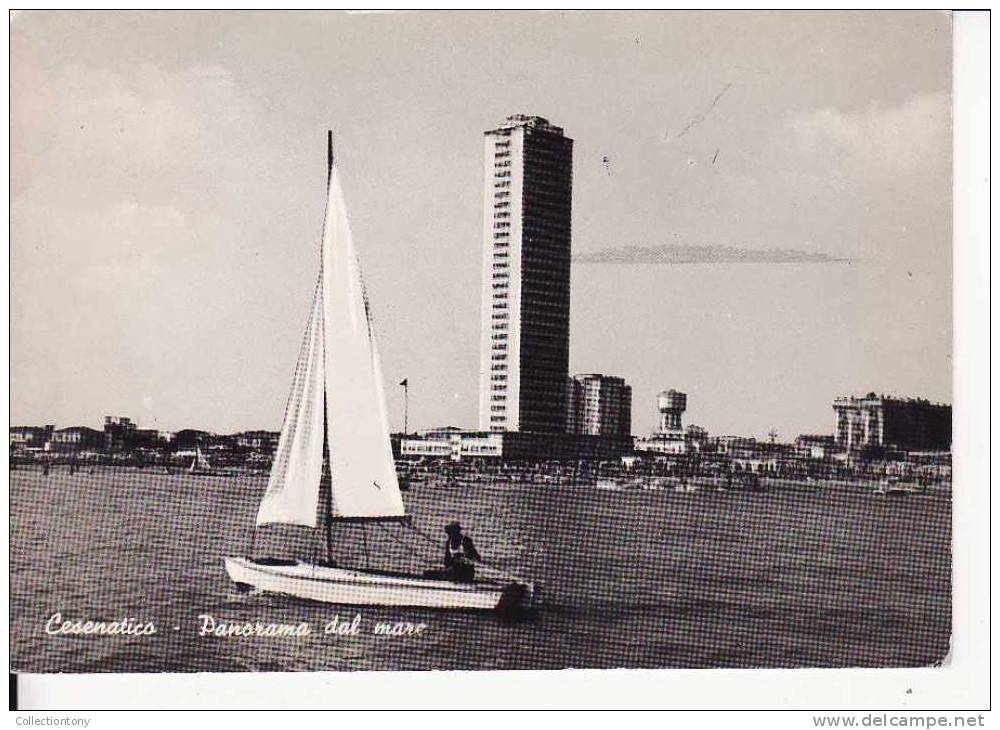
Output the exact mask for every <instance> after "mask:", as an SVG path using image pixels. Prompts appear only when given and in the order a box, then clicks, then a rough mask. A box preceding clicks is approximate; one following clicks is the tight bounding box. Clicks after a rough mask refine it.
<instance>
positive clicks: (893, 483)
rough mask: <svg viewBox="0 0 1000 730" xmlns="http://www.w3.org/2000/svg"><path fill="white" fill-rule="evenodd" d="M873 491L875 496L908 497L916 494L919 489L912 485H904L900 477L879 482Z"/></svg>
mask: <svg viewBox="0 0 1000 730" xmlns="http://www.w3.org/2000/svg"><path fill="white" fill-rule="evenodd" d="M872 491H873V493H874V494H878V495H882V496H886V497H906V496H909V495H911V494H916V493H917V491H918V489H917V488H916V487H915V486H913V485H912V484H904V483H903V482H901V481H900V480H899V478H898V477H888V478H887V479H884V480H882V481H881V482H879V483H878V484H877V485H876V486H875V489H874V490H872Z"/></svg>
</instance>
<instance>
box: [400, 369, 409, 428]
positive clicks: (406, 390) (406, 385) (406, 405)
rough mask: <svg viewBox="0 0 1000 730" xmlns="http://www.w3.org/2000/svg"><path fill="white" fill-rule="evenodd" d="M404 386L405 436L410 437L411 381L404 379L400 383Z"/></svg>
mask: <svg viewBox="0 0 1000 730" xmlns="http://www.w3.org/2000/svg"><path fill="white" fill-rule="evenodd" d="M400 385H402V386H403V435H409V433H410V429H409V416H410V379H409V378H403V381H402V382H401V383H400Z"/></svg>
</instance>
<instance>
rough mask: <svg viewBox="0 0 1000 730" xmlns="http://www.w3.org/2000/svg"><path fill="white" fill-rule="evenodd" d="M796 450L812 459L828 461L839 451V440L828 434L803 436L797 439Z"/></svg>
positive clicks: (807, 434) (806, 434)
mask: <svg viewBox="0 0 1000 730" xmlns="http://www.w3.org/2000/svg"><path fill="white" fill-rule="evenodd" d="M795 448H796V449H798V451H799V453H800V454H801V455H802V456H807V457H809V458H810V459H828V458H830V457H831V456H833V454H834V452H835V451H836V450H837V440H836V439H835V438H834V437H833V436H832V435H827V434H809V433H804V434H801V435H800V436H799V437H798V438H796V439H795Z"/></svg>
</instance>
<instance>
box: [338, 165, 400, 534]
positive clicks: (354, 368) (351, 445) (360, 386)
mask: <svg viewBox="0 0 1000 730" xmlns="http://www.w3.org/2000/svg"><path fill="white" fill-rule="evenodd" d="M322 270H323V272H324V274H323V299H324V307H325V310H324V322H325V335H326V336H325V338H324V340H325V346H326V364H325V370H326V394H327V397H326V417H327V435H328V439H327V440H328V447H329V452H330V453H329V456H330V476H331V480H332V493H333V516H334V517H335V518H337V517H340V518H379V517H402V516H403V515H404V514H405V509H404V507H403V497H402V495H401V494H400V492H399V483H398V482H397V480H396V467H395V462H394V461H393V458H392V447H391V445H390V441H389V420H388V417H387V415H386V407H385V393H384V390H383V386H382V371H381V365H380V363H379V357H378V350H377V348H376V346H375V337H374V333H373V332H372V329H371V322H370V319H369V315H368V311H367V310H368V306H367V300H366V297H365V291H364V284H363V283H362V279H361V270H360V267H359V265H358V260H357V255H356V253H355V251H354V242H353V240H352V238H351V229H350V224H349V222H348V219H347V211H346V209H345V207H344V196H343V191H342V190H341V187H340V181H339V179H338V177H337V170H336V167H332V168H331V173H330V191H329V199H328V201H327V215H326V229H325V230H324V233H323V266H322Z"/></svg>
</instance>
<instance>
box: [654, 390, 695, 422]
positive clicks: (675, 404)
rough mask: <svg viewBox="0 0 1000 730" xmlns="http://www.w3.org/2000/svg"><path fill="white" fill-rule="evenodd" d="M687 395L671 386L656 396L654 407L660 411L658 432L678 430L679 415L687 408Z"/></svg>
mask: <svg viewBox="0 0 1000 730" xmlns="http://www.w3.org/2000/svg"><path fill="white" fill-rule="evenodd" d="M687 401H688V397H687V394H686V393H679V392H677V391H676V390H673V389H672V388H671V389H670V390H665V391H663V392H662V393H660V394H659V395H658V396H656V408H657V410H659V411H660V433H666V432H668V431H680V430H682V428H683V426H681V415H682V414H683V413H684V411H685V410H687Z"/></svg>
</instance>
